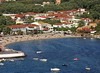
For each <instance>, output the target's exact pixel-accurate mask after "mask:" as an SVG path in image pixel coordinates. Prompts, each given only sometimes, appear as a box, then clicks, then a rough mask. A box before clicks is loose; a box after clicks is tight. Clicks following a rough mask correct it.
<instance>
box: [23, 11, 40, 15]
mask: <svg viewBox="0 0 100 73" xmlns="http://www.w3.org/2000/svg"><path fill="white" fill-rule="evenodd" d="M36 14H38V13H34V12H27V13H24V15H36Z"/></svg>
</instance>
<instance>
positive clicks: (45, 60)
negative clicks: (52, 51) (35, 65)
mask: <svg viewBox="0 0 100 73" xmlns="http://www.w3.org/2000/svg"><path fill="white" fill-rule="evenodd" d="M40 61H43V62H47V61H48V60H47V59H40Z"/></svg>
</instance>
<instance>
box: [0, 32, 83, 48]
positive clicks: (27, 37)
mask: <svg viewBox="0 0 100 73" xmlns="http://www.w3.org/2000/svg"><path fill="white" fill-rule="evenodd" d="M70 37H72V38H73V37H76V38H77V37H81V36H80V35H63V34H38V35H33V36H32V35H18V36H7V37H1V38H0V45H1V46H6V45H8V44H11V43H15V42H21V41H30V40H44V39H56V38H70Z"/></svg>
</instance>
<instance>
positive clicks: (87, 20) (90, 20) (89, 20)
mask: <svg viewBox="0 0 100 73" xmlns="http://www.w3.org/2000/svg"><path fill="white" fill-rule="evenodd" d="M80 20H82V21H84V22H85V26H87V25H88V24H89V23H90V22H92V21H93V20H92V19H90V18H81V19H80Z"/></svg>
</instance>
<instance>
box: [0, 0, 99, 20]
mask: <svg viewBox="0 0 100 73" xmlns="http://www.w3.org/2000/svg"><path fill="white" fill-rule="evenodd" d="M44 1H46V2H47V1H50V2H55V0H18V1H17V2H9V3H8V2H5V3H2V4H0V13H24V12H37V13H42V12H47V11H59V10H71V9H77V8H85V9H87V10H88V11H89V12H90V14H89V15H86V14H84V15H83V16H82V17H91V18H94V19H100V4H99V3H100V0H77V1H76V0H62V3H61V4H60V5H55V4H53V3H52V4H50V5H45V6H39V5H35V4H42V2H44Z"/></svg>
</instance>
